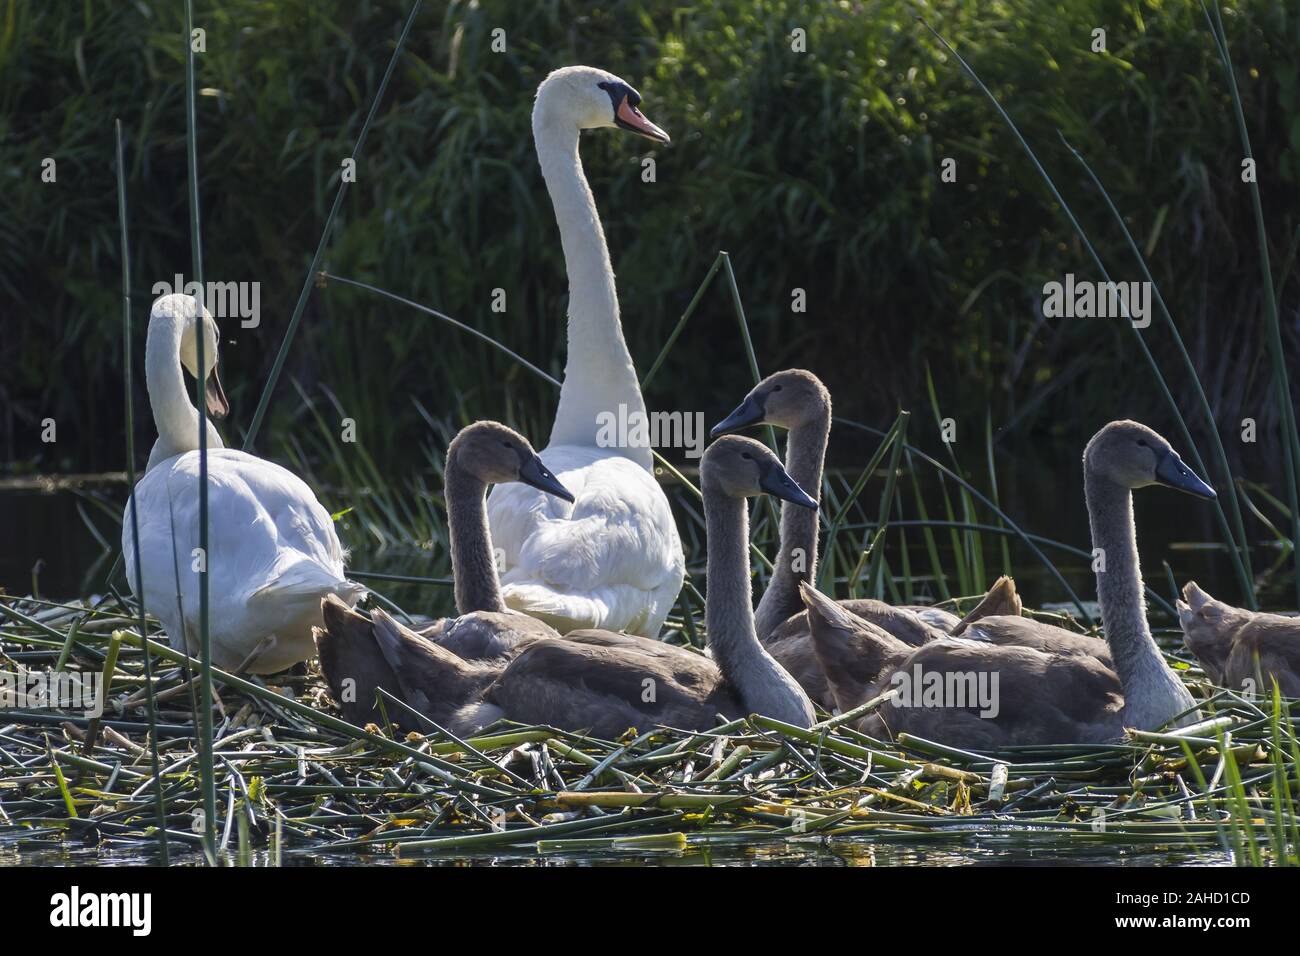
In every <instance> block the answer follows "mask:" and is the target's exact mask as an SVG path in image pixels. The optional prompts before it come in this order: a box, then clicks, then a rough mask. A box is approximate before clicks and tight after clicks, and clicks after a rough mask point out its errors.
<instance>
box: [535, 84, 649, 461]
mask: <svg viewBox="0 0 1300 956" xmlns="http://www.w3.org/2000/svg"><path fill="white" fill-rule="evenodd" d="M578 135H579V131H578V128H577V127H576V126H574V125H573V124H572V122H567V123H566V122H565V121H564V120H563V119H559V118H556V117H554V116H552V115H551V113H550V112H549V111H548V110H547V109H546V106H545V104H544V102H543V101H541V100H539V101H538V103H537V108H536V109H535V110H534V111H533V140H534V142H535V143H536V145H537V156H538V159H539V160H540V162H541V166H542V177H543V178H544V179H545V180H546V189H547V192H549V193H550V194H551V204H552V205H553V206H554V207H555V219H556V222H557V223H558V224H559V227H560V243H561V246H562V247H563V249H564V263H565V268H566V269H567V271H568V275H569V334H568V349H569V355H568V361H567V363H566V365H565V368H564V383H563V385H562V386H561V388H560V405H559V408H558V409H557V411H556V413H555V425H554V427H553V428H552V429H551V441H550V444H551V445H585V446H590V447H595V446H596V444H597V433H598V431H599V430H600V419H599V418H598V416H601V415H602V413H603V414H606V415H614V416H618V415H619V414H620V406H622V409H623V412H624V413H625V414H627V415H632V414H634V413H636V414H638V415H641V416H643V415H644V414H645V400H644V399H643V398H642V397H641V386H640V383H639V382H638V380H637V375H636V368H635V367H634V366H633V365H632V356H631V354H630V353H629V352H628V350H627V342H626V341H624V339H623V326H622V324H621V323H620V321H619V314H618V293H617V291H616V289H615V286H614V270H613V267H612V266H611V265H610V260H609V249H608V247H607V246H606V245H605V233H604V231H603V230H602V229H601V226H600V216H599V214H598V213H597V212H596V201H595V200H594V199H593V198H592V195H591V188H590V187H589V186H588V185H587V179H586V177H585V176H584V175H583V172H582V161H581V159H580V158H579V156H578ZM611 451H612V452H613V453H616V454H622V455H624V456H625V457H627V458H630V459H632V460H633V461H635V462H637V464H639V465H641V466H642V467H644V468H646V469H647V470H648V469H649V468H650V467H651V465H652V462H653V458H652V455H651V452H650V449H649V448H613V449H611Z"/></svg>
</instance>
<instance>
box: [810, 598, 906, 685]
mask: <svg viewBox="0 0 1300 956" xmlns="http://www.w3.org/2000/svg"><path fill="white" fill-rule="evenodd" d="M799 595H800V597H802V598H803V603H804V606H805V607H807V609H808V625H809V631H810V633H811V635H812V645H813V653H814V654H815V655H816V656H817V660H818V661H819V662H820V664H821V666H822V671H823V673H825V674H826V683H827V686H828V687H829V688H830V691H831V696H832V697H834V699H835V704H836V706H837V707H839V709H840V710H841V711H847V710H851V709H852V708H854V707H856V706H858V705H859V704H861V703H863V702H865V701H866V700H867V695H868V694H869V692H870V689H871V687H872V686H873V685H874V684H875V682H876V681H878V680H879V679H880V678H881V677H882V676H883V675H884V674H885V672H886V670H888V669H889V668H890V666H891V665H893V664H896V663H898V662H900V661H902V660H904V659H906V657H907V656H908V655H909V654H910V653H911V652H912V650H913V648H912V647H911V646H909V645H908V644H906V643H904V642H903V641H901V640H899V639H898V638H896V637H894V636H893V635H892V634H890V633H889V632H888V631H886V630H885V629H884V628H881V627H878V626H877V625H875V624H872V623H871V622H870V621H867V620H864V619H862V618H860V617H858V616H857V615H856V614H854V613H852V612H851V611H849V610H847V609H845V608H843V607H841V606H840V604H839V602H837V601H835V600H833V599H832V598H829V597H827V596H826V595H825V594H822V593H821V592H820V591H818V590H817V589H816V588H814V587H812V586H811V585H810V584H808V583H807V582H800V585H799Z"/></svg>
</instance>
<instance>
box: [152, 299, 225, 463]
mask: <svg viewBox="0 0 1300 956" xmlns="http://www.w3.org/2000/svg"><path fill="white" fill-rule="evenodd" d="M184 331H185V319H184V318H183V317H182V316H179V315H174V314H169V313H164V312H158V313H155V314H153V315H151V316H150V317H149V334H148V337H147V339H146V341H145V347H144V354H145V383H146V385H147V386H148V388H149V406H150V408H151V409H152V410H153V422H154V427H155V428H156V429H157V431H158V441H157V442H156V443H155V444H154V446H153V450H152V451H151V452H150V453H149V463H148V465H147V466H146V467H145V471H146V472H147V471H148V470H149V469H150V468H152V467H153V466H154V465H156V464H158V463H159V462H161V461H165V460H167V459H168V458H171V457H173V456H175V455H180V454H183V453H184V452H187V451H194V450H195V449H197V448H198V447H199V412H198V409H196V408H195V407H194V402H193V401H192V400H191V399H190V396H189V391H188V389H187V388H186V387H185V373H184V372H183V371H182V370H181V359H180V353H181V336H182V335H183V333H184ZM207 426H208V448H224V447H225V445H223V444H222V441H221V436H220V435H218V434H217V430H216V429H215V428H213V427H212V422H211V421H209V422H207Z"/></svg>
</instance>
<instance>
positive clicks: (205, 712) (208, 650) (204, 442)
mask: <svg viewBox="0 0 1300 956" xmlns="http://www.w3.org/2000/svg"><path fill="white" fill-rule="evenodd" d="M193 34H194V3H193V0H185V36H184V39H183V42H184V44H185V154H186V159H187V172H188V177H187V179H188V187H189V188H188V190H187V193H188V196H189V208H190V257H191V260H192V262H193V270H194V281H195V282H197V283H198V288H199V290H200V291H199V296H198V300H197V302H196V306H197V308H198V315H197V317H196V321H195V329H196V331H197V334H196V335H195V336H194V339H195V343H196V346H195V348H196V352H197V357H198V367H199V374H198V375H197V376H196V383H195V401H194V405H195V407H196V408H197V409H198V413H199V416H198V418H199V568H198V575H199V649H200V654H199V668H200V670H199V701H200V707H199V733H200V737H199V775H200V777H201V778H202V781H203V846H204V850H205V852H206V853H207V856H208V862H209V863H214V864H215V862H216V847H217V830H216V820H217V789H216V776H215V771H214V768H213V765H212V643H211V635H210V634H209V632H208V613H209V606H208V604H209V594H208V559H209V553H208V416H207V409H208V406H207V400H206V398H205V395H204V390H205V386H206V372H207V363H206V361H205V358H206V356H205V355H204V354H203V353H204V351H205V350H206V348H207V329H206V323H205V320H204V316H205V314H206V312H207V304H206V302H205V299H206V296H205V295H204V294H203V291H202V290H203V289H205V288H206V287H205V286H204V284H203V239H202V229H201V227H200V221H199V152H198V138H199V134H198V116H197V112H196V108H195V99H194V98H195V94H196V91H195V84H194V42H193V40H192V39H191V38H192V37H193ZM213 358H214V359H215V356H213ZM176 593H177V597H178V598H179V596H180V594H181V593H182V592H181V591H180V590H179V589H178V590H177V592H176ZM184 619H185V618H184V616H183V615H182V617H181V620H184Z"/></svg>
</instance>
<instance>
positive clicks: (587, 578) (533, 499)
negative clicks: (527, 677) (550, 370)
mask: <svg viewBox="0 0 1300 956" xmlns="http://www.w3.org/2000/svg"><path fill="white" fill-rule="evenodd" d="M640 102H641V97H640V95H639V94H638V93H637V92H636V91H635V90H633V89H632V88H631V87H630V86H628V85H627V84H626V83H624V82H623V81H622V80H620V79H619V78H618V77H616V76H613V75H611V74H609V73H606V72H605V71H603V70H597V69H593V68H591V67H586V66H571V67H565V68H564V69H561V70H556V71H555V72H554V73H552V74H551V75H550V76H548V77H547V78H546V80H545V81H544V82H543V83H542V85H541V86H540V87H538V90H537V102H536V104H535V105H534V107H533V140H534V142H535V143H536V145H537V155H538V159H539V160H540V162H541V166H542V176H543V178H544V179H545V180H546V188H547V191H548V192H549V193H550V196H551V203H552V205H553V206H554V207H555V218H556V221H557V222H558V224H559V227H560V242H561V245H562V246H563V249H564V260H565V266H566V269H567V271H568V276H569V326H568V350H569V355H568V363H567V365H566V366H565V370H564V384H563V386H562V387H561V389H560V404H559V408H558V410H557V411H556V413H555V425H554V427H553V428H552V429H551V439H550V443H549V444H548V445H547V447H546V448H545V449H544V450H543V451H542V452H541V458H542V460H543V461H544V462H546V465H547V467H549V468H550V469H551V470H552V471H553V472H554V473H555V475H556V477H557V478H559V480H560V481H561V482H562V483H563V484H564V486H565V487H566V488H568V489H569V490H570V491H571V492H573V494H574V495H575V497H576V500H575V501H574V503H572V504H570V503H568V502H565V501H562V500H560V499H558V498H556V497H554V496H551V495H547V494H545V493H543V492H541V491H538V490H536V489H533V488H529V487H527V486H526V485H521V484H517V483H516V484H509V485H500V486H498V487H496V488H495V489H494V490H493V491H492V494H491V496H490V497H489V499H488V520H489V522H490V524H491V529H492V540H493V541H494V542H495V544H496V546H497V548H498V555H499V556H500V558H501V559H502V572H503V573H502V575H501V583H502V592H503V595H504V597H505V601H506V604H507V605H508V606H510V607H512V608H514V609H516V610H520V611H523V612H524V613H526V614H529V615H531V616H533V617H536V618H539V619H541V620H543V621H545V622H547V623H548V624H550V625H552V626H553V627H555V628H556V629H557V630H558V631H560V632H561V633H565V632H568V631H571V630H575V629H577V628H591V627H595V628H603V629H606V630H615V631H617V630H623V631H627V632H628V633H631V634H639V635H642V636H646V637H656V636H658V634H659V629H660V627H661V626H662V625H663V622H664V618H665V617H666V616H667V615H668V611H669V610H670V609H671V608H672V605H673V602H674V601H675V600H676V599H677V593H678V591H680V590H681V586H682V578H683V577H684V575H685V566H686V562H685V557H684V556H683V554H682V545H681V540H680V538H679V537H678V535H677V526H676V524H675V523H674V522H673V516H672V510H671V509H670V508H669V505H668V498H667V496H665V495H664V492H663V489H662V488H660V487H659V483H658V482H657V481H656V480H655V478H654V475H653V472H652V466H653V458H652V456H651V451H650V448H649V447H648V446H642V447H627V446H618V445H616V444H611V443H608V442H603V441H602V427H601V425H602V418H603V416H606V415H608V416H614V417H615V418H617V417H618V416H627V418H626V420H628V421H636V419H635V418H633V417H632V416H637V415H639V416H642V417H643V416H644V415H645V400H644V399H643V398H642V397H641V387H640V384H639V382H638V380H637V374H636V369H635V368H634V367H633V365H632V356H631V355H630V354H629V353H628V350H627V343H626V342H625V341H624V340H623V328H622V325H621V324H620V322H619V314H618V296H617V293H616V291H615V288H614V272H613V269H612V268H611V266H610V261H609V250H608V248H607V247H606V245H605V234H604V232H603V231H602V230H601V226H600V217H599V215H598V214H597V212H596V203H595V200H594V199H593V198H592V195H591V189H590V188H589V187H588V186H587V180H586V177H585V176H584V175H583V172H582V162H581V160H580V158H579V156H578V135H579V133H580V132H581V131H582V130H584V129H596V128H600V127H612V126H617V127H620V128H622V129H626V130H630V131H632V132H635V133H639V134H641V135H643V136H646V137H649V138H650V139H653V140H657V141H659V142H663V143H666V142H668V134H667V133H665V132H664V131H663V130H661V129H660V128H659V127H657V126H655V125H654V124H653V123H651V122H650V121H649V120H647V119H646V118H645V117H644V116H642V115H641V113H640V112H639V110H638V109H637V105H638V104H639V103H640Z"/></svg>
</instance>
